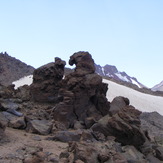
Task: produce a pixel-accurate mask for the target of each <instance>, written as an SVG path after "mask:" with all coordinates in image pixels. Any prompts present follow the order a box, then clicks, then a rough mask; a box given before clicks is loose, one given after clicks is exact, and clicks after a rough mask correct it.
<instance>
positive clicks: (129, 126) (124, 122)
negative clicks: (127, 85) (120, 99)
mask: <svg viewBox="0 0 163 163" xmlns="http://www.w3.org/2000/svg"><path fill="white" fill-rule="evenodd" d="M140 114H141V112H140V111H138V110H136V109H135V108H134V107H132V106H126V107H125V108H123V109H121V110H120V111H119V112H118V113H116V114H114V115H113V116H109V115H106V116H104V117H103V118H101V119H100V120H99V121H98V122H97V123H96V124H94V125H93V126H92V130H93V132H94V133H95V135H96V134H98V133H102V134H104V136H105V137H108V136H114V137H115V138H116V139H115V140H116V141H118V142H120V143H122V145H134V146H135V147H136V148H139V147H140V146H141V145H143V144H144V143H145V141H146V136H145V135H144V133H143V131H142V130H141V128H140V125H141V123H140V119H139V115H140Z"/></svg>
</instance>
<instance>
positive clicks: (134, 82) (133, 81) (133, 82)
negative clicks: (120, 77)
mask: <svg viewBox="0 0 163 163" xmlns="http://www.w3.org/2000/svg"><path fill="white" fill-rule="evenodd" d="M131 81H132V84H135V85H137V86H138V87H139V88H141V86H140V85H139V84H138V83H137V82H136V81H135V80H133V79H132V78H131Z"/></svg>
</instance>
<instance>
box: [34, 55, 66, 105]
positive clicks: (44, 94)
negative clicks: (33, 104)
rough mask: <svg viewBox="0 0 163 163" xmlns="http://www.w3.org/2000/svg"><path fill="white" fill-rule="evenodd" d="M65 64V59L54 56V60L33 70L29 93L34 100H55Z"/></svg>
mask: <svg viewBox="0 0 163 163" xmlns="http://www.w3.org/2000/svg"><path fill="white" fill-rule="evenodd" d="M65 64H66V62H65V61H62V60H61V59H60V58H55V62H52V63H49V64H47V65H44V66H42V67H40V68H38V69H36V70H35V71H34V73H33V84H32V85H31V95H32V99H33V100H34V101H37V102H53V103H54V102H56V100H57V95H58V90H59V89H60V81H61V80H62V78H63V75H64V66H65Z"/></svg>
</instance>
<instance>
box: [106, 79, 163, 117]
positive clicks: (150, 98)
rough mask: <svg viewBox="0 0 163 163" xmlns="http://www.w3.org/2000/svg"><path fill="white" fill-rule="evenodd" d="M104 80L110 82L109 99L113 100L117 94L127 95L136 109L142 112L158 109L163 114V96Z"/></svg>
mask: <svg viewBox="0 0 163 163" xmlns="http://www.w3.org/2000/svg"><path fill="white" fill-rule="evenodd" d="M103 82H104V83H107V84H108V92H107V99H108V100H109V101H112V100H113V99H114V98H115V97H116V96H123V97H127V98H128V99H129V100H130V104H131V105H133V106H134V107H135V108H136V109H138V110H140V111H142V112H153V111H157V112H158V113H159V114H161V115H163V97H160V96H154V95H149V94H144V93H141V92H138V91H136V90H133V89H131V88H128V87H126V86H123V85H119V84H117V83H114V82H112V81H109V80H106V79H103Z"/></svg>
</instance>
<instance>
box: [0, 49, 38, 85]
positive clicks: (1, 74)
mask: <svg viewBox="0 0 163 163" xmlns="http://www.w3.org/2000/svg"><path fill="white" fill-rule="evenodd" d="M34 69H35V68H34V67H32V66H30V65H27V64H26V63H24V62H22V61H20V60H19V59H16V58H14V57H11V56H10V55H8V53H7V52H4V53H3V52H1V53H0V84H2V85H5V86H8V85H11V84H12V82H13V81H15V80H18V79H20V78H22V77H24V76H27V75H30V74H32V73H33V71H34Z"/></svg>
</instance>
